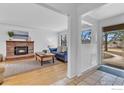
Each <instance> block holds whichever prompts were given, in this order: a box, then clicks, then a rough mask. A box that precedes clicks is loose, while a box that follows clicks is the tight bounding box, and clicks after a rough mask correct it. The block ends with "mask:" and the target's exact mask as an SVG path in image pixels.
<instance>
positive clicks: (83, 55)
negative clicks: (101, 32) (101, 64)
mask: <svg viewBox="0 0 124 93" xmlns="http://www.w3.org/2000/svg"><path fill="white" fill-rule="evenodd" d="M82 19H83V20H85V21H87V22H89V23H90V24H92V26H91V29H92V32H91V34H92V35H91V43H90V44H82V43H81V31H83V29H84V28H83V26H80V30H79V31H78V37H79V38H78V66H77V68H78V70H77V73H78V76H79V75H81V73H82V72H84V71H86V70H88V69H90V68H92V67H94V66H96V65H98V51H97V48H98V47H97V44H98V41H97V32H98V21H97V20H94V19H92V18H90V17H88V16H87V17H85V18H82ZM80 21H81V20H80ZM80 25H81V24H80ZM85 29H86V28H85Z"/></svg>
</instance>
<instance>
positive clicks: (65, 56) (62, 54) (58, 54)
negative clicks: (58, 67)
mask: <svg viewBox="0 0 124 93" xmlns="http://www.w3.org/2000/svg"><path fill="white" fill-rule="evenodd" d="M49 50H50V52H51V53H53V54H55V57H56V59H58V60H62V61H64V62H67V60H68V53H67V51H65V52H57V48H49Z"/></svg>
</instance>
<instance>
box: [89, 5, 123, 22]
mask: <svg viewBox="0 0 124 93" xmlns="http://www.w3.org/2000/svg"><path fill="white" fill-rule="evenodd" d="M123 13H124V3H111V4H110V3H109V4H105V5H103V6H101V7H99V8H97V9H96V10H94V11H91V12H90V13H89V14H88V15H89V16H90V17H92V18H94V19H97V20H103V19H107V18H110V17H113V16H117V15H120V14H123Z"/></svg>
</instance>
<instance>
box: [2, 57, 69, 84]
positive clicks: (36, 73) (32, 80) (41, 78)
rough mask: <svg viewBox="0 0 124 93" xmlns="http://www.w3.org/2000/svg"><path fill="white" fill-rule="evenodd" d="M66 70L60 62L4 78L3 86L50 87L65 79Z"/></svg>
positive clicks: (64, 65) (65, 66)
mask: <svg viewBox="0 0 124 93" xmlns="http://www.w3.org/2000/svg"><path fill="white" fill-rule="evenodd" d="M30 60H31V59H30ZM13 62H14V61H11V63H13ZM66 70H67V64H66V63H62V62H60V64H57V65H53V66H50V67H46V68H42V69H37V70H33V71H31V72H25V73H21V74H18V75H15V76H11V77H8V78H5V80H4V83H3V85H50V84H53V83H54V82H56V81H58V80H61V79H63V78H65V77H66Z"/></svg>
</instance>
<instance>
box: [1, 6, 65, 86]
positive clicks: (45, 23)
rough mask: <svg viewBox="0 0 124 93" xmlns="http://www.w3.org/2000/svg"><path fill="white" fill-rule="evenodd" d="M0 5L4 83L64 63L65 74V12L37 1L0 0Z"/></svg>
mask: <svg viewBox="0 0 124 93" xmlns="http://www.w3.org/2000/svg"><path fill="white" fill-rule="evenodd" d="M0 7H1V10H0V11H1V19H2V21H1V23H0V29H1V31H0V43H1V46H0V60H1V64H3V65H4V69H5V70H4V73H3V74H4V75H3V76H4V83H6V81H8V80H9V78H12V77H14V76H15V77H16V76H17V75H19V74H23V73H26V72H31V71H34V70H37V69H42V68H47V67H51V66H54V65H58V64H59V65H60V66H61V65H64V68H65V69H64V71H65V74H66V63H67V16H65V15H62V14H60V13H57V12H55V11H52V10H50V9H48V8H45V7H43V6H39V5H37V4H0ZM24 8H25V10H24ZM2 11H3V12H2ZM8 13H9V15H8ZM7 15H8V16H7ZM62 46H63V49H62ZM46 52H47V53H46ZM50 53H51V54H50ZM36 54H39V55H36ZM47 54H48V55H47ZM42 55H44V56H46V57H45V58H42V57H41V56H42ZM44 56H43V57H44ZM54 57H55V58H54ZM36 59H37V60H36ZM42 59H43V60H42ZM57 59H58V60H57ZM49 60H50V61H49ZM42 61H43V62H42ZM53 61H54V62H53ZM53 63H54V64H53ZM46 71H47V70H46ZM60 74H61V73H60ZM65 74H64V76H65ZM53 75H54V74H53ZM53 75H52V76H53ZM5 79H6V80H5ZM42 81H43V80H42ZM1 82H2V83H3V79H1ZM25 83H26V82H25ZM35 83H36V82H35ZM6 84H7V83H6ZM8 84H14V82H11V83H8ZM16 84H19V83H16ZM20 84H21V83H20ZM23 84H24V83H23ZM27 84H28V83H27ZM37 84H38V83H37Z"/></svg>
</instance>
